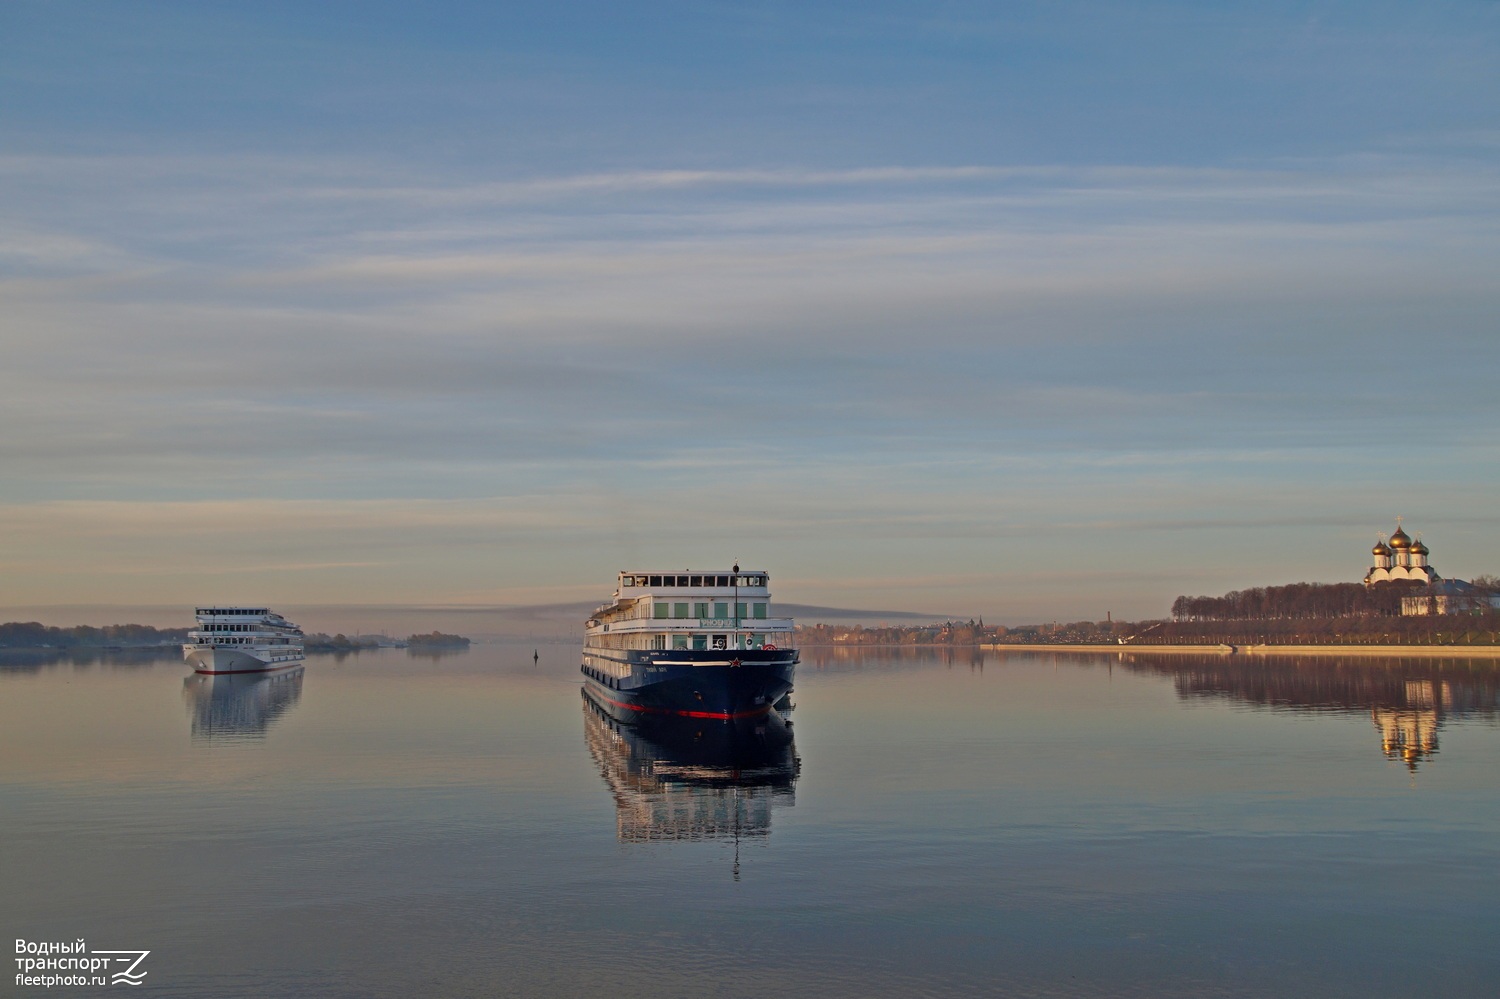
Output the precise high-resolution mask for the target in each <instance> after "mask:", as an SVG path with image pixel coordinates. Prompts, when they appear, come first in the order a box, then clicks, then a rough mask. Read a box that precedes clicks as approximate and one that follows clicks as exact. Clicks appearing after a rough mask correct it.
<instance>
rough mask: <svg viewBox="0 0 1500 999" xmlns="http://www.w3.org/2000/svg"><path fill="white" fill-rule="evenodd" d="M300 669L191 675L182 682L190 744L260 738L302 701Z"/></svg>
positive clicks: (244, 740)
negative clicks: (190, 729) (267, 673)
mask: <svg viewBox="0 0 1500 999" xmlns="http://www.w3.org/2000/svg"><path fill="white" fill-rule="evenodd" d="M302 672H303V667H301V666H298V667H297V668H295V669H291V670H287V671H286V672H283V673H274V674H269V675H264V674H227V675H223V676H209V675H205V674H202V673H194V674H193V675H192V676H189V677H188V678H187V679H185V680H183V681H182V699H183V701H184V703H186V704H187V706H188V713H189V714H190V716H191V718H192V738H193V741H194V742H247V741H250V740H253V739H264V738H265V737H266V731H267V730H268V729H269V728H270V727H271V723H272V722H274V721H275V720H276V719H277V718H280V717H281V716H282V715H283V714H285V713H286V712H288V711H290V710H291V709H292V707H293V706H294V705H296V703H297V702H298V701H299V700H301V698H302Z"/></svg>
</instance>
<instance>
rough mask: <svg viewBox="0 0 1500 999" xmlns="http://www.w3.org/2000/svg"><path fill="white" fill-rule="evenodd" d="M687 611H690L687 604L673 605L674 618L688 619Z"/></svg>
mask: <svg viewBox="0 0 1500 999" xmlns="http://www.w3.org/2000/svg"><path fill="white" fill-rule="evenodd" d="M687 610H688V605H687V604H673V605H672V616H673V617H687Z"/></svg>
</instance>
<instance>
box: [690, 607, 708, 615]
mask: <svg viewBox="0 0 1500 999" xmlns="http://www.w3.org/2000/svg"><path fill="white" fill-rule="evenodd" d="M693 617H708V604H693Z"/></svg>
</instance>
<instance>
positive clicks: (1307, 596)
mask: <svg viewBox="0 0 1500 999" xmlns="http://www.w3.org/2000/svg"><path fill="white" fill-rule="evenodd" d="M1421 585H1422V584H1420V583H1406V582H1394V583H1384V584H1381V585H1379V586H1365V585H1364V584H1363V583H1289V584H1287V585H1286V586H1255V587H1251V588H1250V589H1248V590H1232V591H1230V592H1229V593H1226V594H1224V595H1223V596H1222V597H1188V596H1182V597H1178V598H1177V599H1176V600H1174V601H1173V602H1172V619H1173V620H1175V621H1274V620H1283V619H1294V618H1295V619H1323V618H1335V617H1352V616H1357V615H1362V614H1372V615H1380V616H1396V615H1399V614H1400V613H1401V598H1402V597H1403V596H1406V595H1407V594H1408V593H1410V592H1411V591H1412V590H1413V589H1418V588H1420V587H1421Z"/></svg>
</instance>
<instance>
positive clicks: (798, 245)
mask: <svg viewBox="0 0 1500 999" xmlns="http://www.w3.org/2000/svg"><path fill="white" fill-rule="evenodd" d="M0 93H3V95H4V100H3V101H0V192H3V196H0V305H3V311H0V344H3V347H4V356H5V363H4V364H3V365H0V419H3V425H4V427H5V429H6V433H4V434H3V435H0V608H6V607H26V608H37V607H49V606H50V607H57V606H68V607H74V606H82V605H95V606H98V605H108V606H140V607H151V606H154V607H163V606H179V607H184V608H190V607H192V606H193V605H194V604H196V603H202V602H205V601H212V600H253V601H255V602H258V603H265V604H267V605H269V606H273V607H276V608H278V609H287V608H291V607H295V606H328V605H341V606H350V605H391V606H445V605H497V604H510V605H530V604H546V603H568V602H574V601H599V600H602V599H604V598H606V597H607V596H608V593H609V591H610V589H611V588H612V585H613V578H614V573H615V571H616V570H618V569H620V568H623V567H625V566H631V567H642V568H646V569H650V568H656V567H663V568H671V567H678V566H697V567H717V566H720V565H723V566H727V565H728V564H730V563H731V562H733V561H736V560H737V561H739V562H740V563H741V564H743V565H745V566H747V567H754V568H756V569H764V570H767V571H769V572H770V573H771V576H772V582H773V588H774V593H775V598H776V599H777V600H778V601H782V602H791V603H801V604H816V605H822V606H829V607H843V608H855V609H859V608H865V609H874V608H895V609H899V610H908V611H912V612H915V613H931V614H936V615H953V616H958V617H969V616H976V617H977V616H982V617H984V618H985V619H986V620H993V621H996V622H1001V623H1022V622H1026V621H1038V620H1052V619H1063V620H1080V619H1091V620H1098V619H1102V618H1103V617H1104V616H1105V614H1106V612H1112V613H1113V614H1114V616H1115V617H1116V618H1130V619H1139V618H1149V617H1161V616H1164V615H1165V614H1166V613H1167V612H1168V610H1169V608H1170V604H1171V601H1172V599H1173V598H1174V597H1176V596H1177V595H1179V594H1185V593H1207V594H1216V593H1222V592H1224V591H1226V590H1229V589H1234V588H1242V587H1247V586H1256V585H1274V584H1279V583H1287V582H1294V581H1299V580H1308V581H1317V582H1339V581H1354V580H1358V579H1359V578H1360V577H1361V576H1362V574H1363V572H1364V570H1365V568H1366V566H1367V565H1368V564H1369V561H1368V559H1369V549H1370V546H1371V544H1372V543H1373V542H1374V541H1375V537H1376V534H1377V533H1378V532H1389V531H1390V530H1392V529H1393V527H1394V524H1395V520H1394V518H1395V516H1396V515H1397V514H1404V515H1406V527H1407V529H1408V530H1410V531H1412V532H1423V535H1424V539H1425V540H1426V542H1427V543H1428V545H1430V546H1431V549H1432V562H1433V564H1434V566H1435V567H1436V568H1437V570H1438V572H1440V573H1441V574H1442V575H1444V576H1448V577H1459V578H1470V577H1472V576H1474V575H1477V574H1481V573H1497V572H1500V535H1497V530H1496V528H1497V526H1500V513H1497V512H1496V509H1495V503H1494V497H1495V495H1496V486H1497V484H1500V483H1497V478H1500V442H1497V434H1496V429H1497V426H1500V394H1497V393H1496V392H1495V384H1496V381H1497V375H1500V360H1497V351H1496V346H1497V333H1496V329H1495V319H1494V317H1495V316H1496V315H1497V314H1500V309H1497V306H1500V282H1497V281H1496V279H1495V275H1496V273H1497V270H1500V268H1497V264H1500V260H1497V257H1500V253H1497V248H1500V240H1497V235H1500V225H1497V223H1500V170H1497V165H1500V164H1497V159H1500V125H1497V122H1500V117H1497V113H1496V112H1497V110H1500V109H1497V102H1500V5H1495V4H1475V3H1433V4H1424V5H1410V4H1401V3H1394V2H1374V3H1368V4H1360V5H1352V6H1351V5H1343V4H1332V3H1297V4H1292V3H1270V4H1226V5H1215V6H1213V7H1212V8H1205V7H1203V6H1202V5H1196V4H1188V3H1175V2H1162V3H1144V4H1132V5H1116V4H1104V3H1093V2H1059V3H1041V2H1035V3H1024V2H1023V3H1016V4H1009V5H1004V6H1003V7H1002V8H1000V9H996V8H995V7H994V5H990V4H981V3H964V2H956V3H945V4H941V5H929V4H910V3H880V2H876V3H871V4H862V5H858V6H856V7H846V6H838V5H818V4H813V5H808V4H789V3H746V4H737V5H721V4H715V3H694V2H682V3H662V4H654V5H648V6H645V7H619V6H617V5H610V4H595V3H578V4H567V5H548V6H546V7H540V6H534V5H504V4H502V5H494V4H481V3H455V2H444V3H437V4H432V5H426V6H423V7H421V8H414V7H412V6H410V5H406V4H394V3H380V2H374V3H361V4H350V3H338V2H334V3H326V4H319V5H315V6H309V5H304V4H292V3H281V2H266V3H256V4H248V3H236V2H231V3H225V4H216V5H211V6H209V5H198V4H188V3H171V2H169V3H163V4H154V5H150V6H141V5H134V4H127V3H98V4H92V5H90V6H89V7H88V8H87V16H78V8H76V7H73V6H71V5H66V4H61V5H59V4H45V3H40V2H33V0H17V2H13V3H9V4H6V5H3V7H0ZM72 623H101V622H72Z"/></svg>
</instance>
